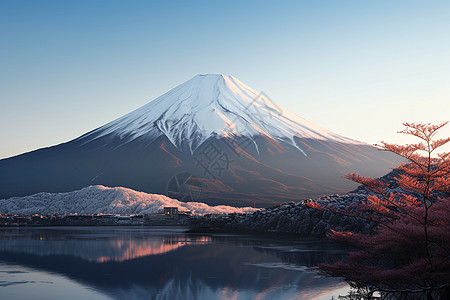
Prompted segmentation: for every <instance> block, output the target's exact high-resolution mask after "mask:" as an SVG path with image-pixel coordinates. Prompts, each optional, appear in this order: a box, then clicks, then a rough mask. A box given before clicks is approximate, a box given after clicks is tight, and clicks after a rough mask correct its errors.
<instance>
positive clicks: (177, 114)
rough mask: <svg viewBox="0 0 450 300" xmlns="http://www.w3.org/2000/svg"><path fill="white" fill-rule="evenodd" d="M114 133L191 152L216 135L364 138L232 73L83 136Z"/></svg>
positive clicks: (193, 83)
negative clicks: (331, 127)
mask: <svg viewBox="0 0 450 300" xmlns="http://www.w3.org/2000/svg"><path fill="white" fill-rule="evenodd" d="M108 134H113V135H115V136H119V137H120V138H121V139H123V142H124V143H127V142H130V141H132V140H134V139H136V138H138V137H146V138H148V139H155V138H157V137H159V136H161V135H165V136H166V137H167V138H168V139H169V140H170V141H171V142H172V144H173V145H174V146H176V147H177V148H179V149H180V150H182V149H189V150H190V151H191V152H193V151H194V150H195V149H197V148H198V147H199V146H200V145H201V144H202V143H203V142H204V141H206V140H207V139H208V138H210V137H212V136H219V137H223V136H227V135H230V134H233V135H238V136H246V137H249V138H252V137H254V136H260V135H264V136H266V137H269V138H272V139H274V140H277V141H282V142H288V143H291V144H292V145H294V146H296V144H295V142H294V137H298V138H311V139H318V140H328V141H334V142H343V143H350V144H354V143H357V144H358V143H360V142H357V141H355V140H352V139H349V138H346V137H343V136H340V135H338V134H335V133H333V132H331V131H328V130H326V129H324V128H321V127H319V126H317V125H314V124H312V123H311V122H309V121H307V120H305V119H303V118H301V117H299V116H297V115H295V114H294V113H292V112H290V111H288V110H287V109H285V108H282V107H280V106H278V105H276V104H275V103H273V102H272V101H270V99H269V98H267V97H266V96H265V95H264V94H260V93H258V92H256V91H255V90H253V89H252V88H250V87H249V86H247V85H245V84H243V83H242V82H241V81H239V80H238V79H236V78H234V77H233V76H224V75H221V74H206V75H197V76H195V77H193V78H192V79H190V80H188V81H187V82H185V83H183V84H181V85H179V86H177V87H176V88H174V89H172V90H170V91H169V92H167V93H165V94H164V95H162V96H160V97H158V98H156V99H155V100H153V101H151V102H149V103H148V104H146V105H144V106H142V107H140V108H138V109H136V110H135V111H133V112H131V113H129V114H127V115H124V116H123V117H121V118H119V119H116V120H114V121H112V122H110V123H108V124H106V125H104V126H102V127H100V128H97V129H95V130H93V131H92V132H90V133H88V134H86V135H84V136H82V137H80V139H85V140H86V138H87V140H88V141H92V140H95V139H97V138H99V137H102V136H105V135H108Z"/></svg>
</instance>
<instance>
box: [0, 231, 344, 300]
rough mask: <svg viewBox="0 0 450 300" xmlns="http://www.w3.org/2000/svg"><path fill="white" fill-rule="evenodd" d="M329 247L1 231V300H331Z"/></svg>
mask: <svg viewBox="0 0 450 300" xmlns="http://www.w3.org/2000/svg"><path fill="white" fill-rule="evenodd" d="M343 254H345V251H344V250H343V249H340V248H339V247H337V246H336V245H335V244H333V243H330V242H328V241H324V240H320V239H313V238H292V237H289V238H287V237H276V236H255V235H225V234H187V233H186V228H182V227H30V228H26V227H20V228H0V299H64V300H69V299H168V300H169V299H170V300H174V299H205V300H211V299H317V300H319V299H327V300H328V299H330V298H331V297H332V296H335V297H336V296H337V295H345V294H346V293H347V292H348V290H349V287H348V285H347V284H346V283H345V282H343V281H342V280H340V279H338V278H328V277H323V276H321V275H319V274H318V272H317V270H316V269H315V266H316V265H317V264H318V263H320V262H331V261H333V260H335V259H338V258H339V257H341V256H342V255H343Z"/></svg>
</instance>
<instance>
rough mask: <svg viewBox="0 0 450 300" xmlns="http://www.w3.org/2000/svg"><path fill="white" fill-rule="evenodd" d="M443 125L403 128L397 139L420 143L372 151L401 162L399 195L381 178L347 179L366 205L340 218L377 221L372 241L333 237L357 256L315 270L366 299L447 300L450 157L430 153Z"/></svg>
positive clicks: (355, 235)
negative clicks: (361, 190) (363, 192)
mask: <svg viewBox="0 0 450 300" xmlns="http://www.w3.org/2000/svg"><path fill="white" fill-rule="evenodd" d="M447 123H448V122H445V123H442V124H439V125H432V124H415V123H404V124H403V125H405V127H406V128H405V129H404V130H403V131H401V133H404V134H408V135H412V136H414V137H417V138H418V139H420V140H421V141H420V142H419V143H417V144H408V145H396V144H389V143H386V142H382V143H381V145H377V146H379V147H380V148H382V149H383V150H386V151H391V152H393V153H396V154H398V155H400V156H402V157H404V158H405V159H406V160H407V163H405V164H402V165H401V166H399V167H398V175H395V177H394V179H395V181H396V182H397V183H398V188H394V189H392V188H389V184H388V183H386V182H384V181H382V180H380V179H373V178H366V177H362V176H360V175H357V174H347V175H346V176H345V177H346V178H348V179H350V180H352V181H355V182H357V183H360V184H363V185H364V186H366V188H367V189H368V190H369V191H370V192H371V193H369V194H368V196H367V200H366V201H365V202H362V203H359V204H358V205H356V206H355V207H350V208H348V209H347V210H346V211H338V212H339V213H342V214H345V215H353V216H357V217H360V218H365V219H367V220H371V221H375V222H376V224H377V227H376V229H375V230H374V232H372V233H371V234H361V233H355V232H339V231H332V232H331V233H330V235H329V236H330V238H331V239H333V240H335V241H339V242H343V243H346V244H348V245H350V246H352V247H353V248H354V249H356V250H354V251H352V252H350V253H349V255H348V256H347V257H346V258H345V259H344V260H342V261H339V262H336V263H334V264H322V265H320V268H321V270H322V272H323V273H324V274H326V275H331V276H339V277H344V278H345V279H346V280H347V281H348V282H349V283H350V284H351V285H352V286H354V287H356V288H358V289H363V290H366V291H367V293H366V297H368V298H371V297H373V295H374V293H375V294H379V295H380V297H381V298H384V299H450V197H449V193H450V153H436V152H437V150H438V149H439V148H440V147H442V146H443V145H445V144H446V143H448V142H449V141H450V138H444V139H435V135H436V133H437V131H438V130H439V129H440V128H442V127H443V126H445V125H446V124H447ZM322 208H323V209H332V210H333V211H335V212H336V209H333V208H329V207H322ZM355 299H356V298H355Z"/></svg>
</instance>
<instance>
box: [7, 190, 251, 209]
mask: <svg viewBox="0 0 450 300" xmlns="http://www.w3.org/2000/svg"><path fill="white" fill-rule="evenodd" d="M165 206H176V207H178V208H179V210H180V211H191V212H192V213H194V214H198V215H203V214H208V213H215V214H225V213H248V212H254V211H256V209H254V208H252V207H243V208H238V207H232V206H225V205H219V206H209V205H207V204H205V203H201V202H180V201H178V200H175V199H172V198H169V197H166V196H164V195H157V194H147V193H144V192H137V191H134V190H132V189H127V188H123V187H115V188H110V187H105V186H102V185H95V186H89V187H86V188H83V189H81V190H77V191H73V192H68V193H38V194H34V195H31V196H26V197H13V198H9V199H3V200H0V213H2V214H19V215H31V214H35V213H38V214H43V215H45V214H50V213H55V212H57V213H78V214H87V213H104V214H147V213H158V212H159V211H161V210H162V209H163V207H165Z"/></svg>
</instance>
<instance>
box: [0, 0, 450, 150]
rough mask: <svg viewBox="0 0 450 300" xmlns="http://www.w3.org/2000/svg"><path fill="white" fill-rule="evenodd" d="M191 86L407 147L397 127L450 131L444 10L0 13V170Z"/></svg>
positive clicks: (418, 6)
mask: <svg viewBox="0 0 450 300" xmlns="http://www.w3.org/2000/svg"><path fill="white" fill-rule="evenodd" d="M244 2H245V3H244ZM199 73H223V74H226V75H233V76H235V77H237V78H239V79H240V80H241V81H242V82H244V83H246V84H247V85H249V86H251V87H253V88H254V89H256V90H258V91H264V92H266V94H268V95H269V96H270V97H271V98H272V99H273V100H274V101H276V102H277V103H279V104H281V105H282V106H284V107H286V108H288V109H290V110H291V111H293V112H295V113H296V114H298V115H300V116H302V117H304V118H306V119H308V120H310V121H312V122H313V123H316V124H317V125H320V126H323V127H325V128H327V129H329V130H332V131H334V132H336V133H339V134H341V135H344V136H347V137H350V138H354V139H358V140H361V141H365V142H368V143H374V142H377V141H379V140H381V139H385V140H388V141H391V142H403V141H404V140H403V139H401V137H400V135H398V134H395V132H396V131H398V130H400V129H402V126H401V123H402V122H404V121H416V122H419V121H424V122H441V121H446V120H450V2H449V1H411V0H409V1H312V0H311V1H158V2H156V1H154V2H152V1H114V0H104V1H96V0H89V1H81V0H78V1H46V0H39V1H36V0H31V1H25V0H21V1H13V0H0V158H4V157H9V156H12V155H16V154H19V153H23V152H26V151H29V150H33V149H36V148H40V147H44V146H50V145H55V144H58V143H61V142H65V141H68V140H70V139H73V138H75V137H77V136H79V135H81V134H83V133H85V132H87V131H89V130H91V129H94V128H96V127H98V126H100V125H103V124H105V123H107V122H109V121H111V120H113V119H115V118H117V117H119V116H121V115H123V114H125V113H127V112H129V111H131V110H134V109H135V108H138V107H140V106H141V105H143V104H145V103H147V102H148V101H150V100H152V99H154V98H156V97H157V96H159V95H161V94H162V93H164V92H166V91H168V90H169V89H171V88H173V87H175V86H176V85H178V84H180V83H182V82H184V81H186V80H188V79H190V78H191V77H193V76H194V75H196V74H199ZM448 127H449V128H447V130H446V132H443V134H444V135H446V136H448V135H450V126H448Z"/></svg>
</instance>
